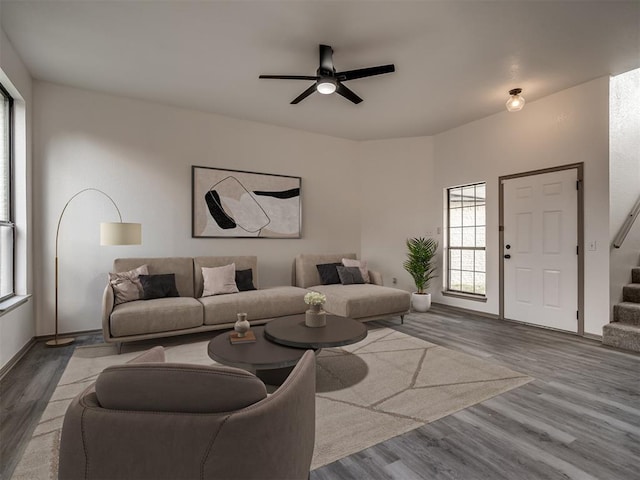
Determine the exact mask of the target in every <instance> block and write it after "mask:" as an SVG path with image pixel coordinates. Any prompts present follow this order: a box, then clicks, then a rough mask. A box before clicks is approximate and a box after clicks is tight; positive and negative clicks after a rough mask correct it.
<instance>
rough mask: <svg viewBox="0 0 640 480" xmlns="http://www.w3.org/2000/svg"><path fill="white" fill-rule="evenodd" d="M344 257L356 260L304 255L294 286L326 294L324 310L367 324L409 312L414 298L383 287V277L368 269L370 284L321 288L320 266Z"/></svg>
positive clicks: (297, 261)
mask: <svg viewBox="0 0 640 480" xmlns="http://www.w3.org/2000/svg"><path fill="white" fill-rule="evenodd" d="M343 258H349V259H355V258H356V255H355V254H353V253H346V254H329V255H313V254H301V255H298V256H297V257H296V259H295V265H294V279H295V282H294V283H295V285H296V286H298V287H301V288H306V289H309V290H313V291H316V292H320V293H324V294H325V295H326V296H327V301H326V303H325V305H324V309H325V310H326V311H327V312H329V313H332V314H334V315H339V316H341V317H349V318H354V319H356V320H361V321H367V320H375V319H378V318H385V317H392V316H396V315H397V316H400V319H401V321H402V322H404V315H405V314H406V313H409V309H410V304H411V295H410V294H409V293H408V292H406V291H404V290H399V289H397V288H389V287H384V286H382V275H380V274H379V273H377V272H373V271H371V270H369V277H370V279H371V283H366V284H357V285H342V284H335V285H322V282H321V280H320V275H319V273H318V269H317V265H320V264H327V263H340V262H341V261H342V259H343Z"/></svg>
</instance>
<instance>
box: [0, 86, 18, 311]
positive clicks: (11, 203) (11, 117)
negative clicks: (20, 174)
mask: <svg viewBox="0 0 640 480" xmlns="http://www.w3.org/2000/svg"><path fill="white" fill-rule="evenodd" d="M0 93H1V94H2V96H4V97H5V98H6V99H7V100H8V104H9V116H8V117H9V118H8V119H7V122H8V125H7V129H8V139H7V140H8V144H9V145H8V149H7V154H8V167H9V168H8V174H9V182H8V190H9V192H8V193H9V221H3V220H0V225H2V226H4V227H9V228H10V229H11V237H12V240H11V241H12V254H11V293H8V294H7V295H4V296H2V297H0V302H2V301H5V300H8V299H10V298H12V297H14V296H15V295H16V224H15V201H14V198H13V191H14V177H13V173H14V170H13V169H14V165H13V163H14V158H13V154H14V152H13V149H14V146H13V141H14V99H13V97H12V96H11V94H10V93H9V92H8V91H7V89H6V88H5V87H4V86H3V85H2V84H1V83H0Z"/></svg>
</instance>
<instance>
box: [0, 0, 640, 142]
mask: <svg viewBox="0 0 640 480" xmlns="http://www.w3.org/2000/svg"><path fill="white" fill-rule="evenodd" d="M0 16H1V24H2V28H3V30H4V31H5V32H6V34H7V36H8V37H9V39H10V40H11V42H12V44H13V45H14V47H15V49H16V50H17V51H18V53H19V55H20V56H21V57H22V59H23V60H24V62H25V63H26V65H27V68H28V69H29V70H30V71H31V73H32V75H33V76H34V77H35V78H37V79H40V80H46V81H50V82H55V83H60V84H65V85H71V86H74V87H79V88H86V89H90V90H96V91H101V92H110V93H114V94H118V95H124V96H128V97H134V98H141V99H146V100H151V101H156V102H161V103H166V104H170V105H176V106H183V107H187V108H193V109H198V110H204V111H210V112H215V113H218V114H223V115H228V116H232V117H237V118H242V119H248V120H255V121H259V122H265V123H270V124H275V125H282V126H286V127H291V128H297V129H303V130H308V131H312V132H318V133H324V134H327V135H333V136H337V137H344V138H350V139H357V140H361V139H378V138H391V137H407V136H420V135H432V134H435V133H438V132H442V131H444V130H447V129H449V128H452V127H455V126H458V125H461V124H464V123H467V122H469V121H472V120H475V119H478V118H482V117H484V116H487V115H491V114H493V113H496V112H500V111H503V109H504V102H505V101H506V99H507V91H508V90H509V89H511V88H514V87H521V88H523V96H524V97H525V98H526V99H527V101H532V100H535V99H537V98H541V97H544V96H546V95H549V94H551V93H554V92H557V91H560V90H562V89H564V88H567V87H571V86H573V85H577V84H580V83H582V82H585V81H588V80H591V79H593V78H597V77H600V76H603V75H607V74H619V73H622V72H625V71H628V70H631V69H634V68H638V67H640V2H639V1H631V2H615V1H600V2H584V1H568V2H559V1H517V0H511V1H490V2H481V1H465V2H463V1H457V0H449V1H441V2H435V1H416V2H405V1H377V2H373V1H364V0H361V1H344V0H343V1H336V2H332V1H308V0H307V1H304V0H301V1H290V2H284V1H253V2H250V1H228V2H222V1H189V0H173V1H158V0H155V1H132V0H128V1H90V0H85V1H56V0H49V1H45V0H40V1H26V0H20V1H5V0H1V1H0ZM320 43H325V44H328V45H331V46H332V47H333V49H334V52H335V53H334V62H335V65H336V68H337V69H338V70H352V69H356V68H362V67H369V66H375V65H382V64H386V63H395V65H396V73H392V74H387V75H381V76H378V77H370V78H364V79H359V80H353V81H350V82H348V84H347V85H348V86H349V88H351V89H352V90H354V91H355V92H356V93H357V94H358V95H360V96H361V97H362V98H363V99H364V102H362V103H361V104H359V105H354V104H352V103H350V102H348V101H347V100H345V99H344V98H342V97H339V96H337V95H320V94H314V95H312V96H311V97H309V98H308V99H306V100H304V101H303V102H301V103H300V104H298V105H290V104H289V102H290V101H291V100H292V99H293V98H295V97H296V96H297V95H298V94H299V93H301V92H302V91H303V90H305V89H306V88H307V87H308V86H309V85H310V84H311V82H306V81H291V80H259V79H258V75H259V74H296V75H315V71H316V69H317V67H318V44H320ZM525 108H526V107H525Z"/></svg>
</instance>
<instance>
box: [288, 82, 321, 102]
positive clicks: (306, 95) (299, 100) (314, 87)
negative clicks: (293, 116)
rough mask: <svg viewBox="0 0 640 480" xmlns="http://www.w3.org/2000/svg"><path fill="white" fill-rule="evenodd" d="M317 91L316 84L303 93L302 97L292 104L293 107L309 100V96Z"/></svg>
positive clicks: (298, 97) (299, 96)
mask: <svg viewBox="0 0 640 480" xmlns="http://www.w3.org/2000/svg"><path fill="white" fill-rule="evenodd" d="M315 91H316V84H315V83H314V84H313V85H311V86H310V87H309V88H307V89H306V90H305V91H304V92H302V93H301V94H300V95H298V96H297V97H296V98H295V99H294V100H293V101H292V102H291V105H295V104H296V103H300V102H301V101H302V100H304V99H305V98H307V97H308V96H309V95H311V94H312V93H313V92H315Z"/></svg>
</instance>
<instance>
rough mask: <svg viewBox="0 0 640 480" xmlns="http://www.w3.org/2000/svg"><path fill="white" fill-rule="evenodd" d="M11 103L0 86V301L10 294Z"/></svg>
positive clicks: (11, 254)
mask: <svg viewBox="0 0 640 480" xmlns="http://www.w3.org/2000/svg"><path fill="white" fill-rule="evenodd" d="M12 124H13V99H12V98H11V96H10V95H9V93H8V92H7V91H6V90H5V89H4V87H3V86H2V85H1V84H0V300H3V299H5V298H7V297H10V296H12V295H13V293H14V285H13V280H14V265H15V261H14V243H15V225H14V223H13V205H12V197H11V183H12V173H11V153H12V151H11V150H12V149H11V146H12V143H13V142H12Z"/></svg>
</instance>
